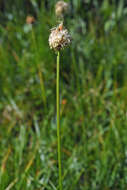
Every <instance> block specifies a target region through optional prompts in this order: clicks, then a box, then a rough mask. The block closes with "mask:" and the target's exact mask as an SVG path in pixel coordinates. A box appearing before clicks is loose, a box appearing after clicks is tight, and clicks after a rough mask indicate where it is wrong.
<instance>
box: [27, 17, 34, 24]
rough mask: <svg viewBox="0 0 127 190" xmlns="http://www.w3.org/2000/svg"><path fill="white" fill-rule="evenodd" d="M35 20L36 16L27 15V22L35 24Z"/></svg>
mask: <svg viewBox="0 0 127 190" xmlns="http://www.w3.org/2000/svg"><path fill="white" fill-rule="evenodd" d="M34 22H35V18H34V17H33V16H27V17H26V23H27V24H33V23H34Z"/></svg>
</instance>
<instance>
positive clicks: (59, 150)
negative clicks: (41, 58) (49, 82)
mask: <svg viewBox="0 0 127 190" xmlns="http://www.w3.org/2000/svg"><path fill="white" fill-rule="evenodd" d="M59 73H60V52H59V51H58V53H57V79H56V107H57V146H58V168H59V190H62V189H63V188H62V168H61V137H60V90H59V76H60V74H59Z"/></svg>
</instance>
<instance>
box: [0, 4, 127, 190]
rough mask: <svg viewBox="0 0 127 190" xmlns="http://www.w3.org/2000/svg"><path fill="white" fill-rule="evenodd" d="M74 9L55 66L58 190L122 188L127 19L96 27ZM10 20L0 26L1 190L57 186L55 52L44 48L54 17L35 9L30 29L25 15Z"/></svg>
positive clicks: (126, 171) (126, 160)
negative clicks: (59, 141) (67, 40)
mask: <svg viewBox="0 0 127 190" xmlns="http://www.w3.org/2000/svg"><path fill="white" fill-rule="evenodd" d="M75 2H76V1H75ZM52 6H53V5H52ZM74 6H75V7H76V6H77V9H76V8H75V9H74V10H75V11H76V16H75V15H73V16H72V17H71V16H70V17H69V18H68V19H67V20H66V26H67V28H68V29H69V30H70V33H71V35H72V39H73V40H72V44H71V46H70V47H69V48H67V49H65V50H64V51H63V52H61V64H60V91H61V95H60V102H61V103H60V104H61V105H60V107H61V111H60V115H61V137H62V138H61V139H62V169H63V187H64V188H63V189H64V190H126V189H127V24H126V19H124V17H122V18H121V20H120V22H116V23H115V24H113V25H111V27H109V25H110V22H107V23H106V25H105V22H104V23H103V22H102V25H101V26H100V25H99V24H98V23H100V21H99V22H98V20H97V19H98V17H96V18H94V17H91V16H90V17H89V19H88V20H87V21H86V22H85V21H84V19H82V12H81V13H80V12H79V10H80V8H79V6H80V5H79V4H74ZM108 10H109V9H108ZM105 15H106V14H105ZM9 19H10V20H9ZM9 19H8V20H7V21H6V24H4V25H0V33H1V35H0V100H1V101H0V114H1V119H0V163H1V164H0V190H10V189H11V190H57V189H58V164H57V136H56V55H55V53H54V52H53V51H51V50H50V49H49V45H48V36H49V33H50V29H51V28H52V27H54V26H55V25H56V24H57V22H56V18H55V16H54V15H53V11H51V12H50V11H49V12H47V11H45V10H44V9H43V7H42V8H41V9H40V11H39V13H38V15H37V18H36V22H35V24H33V25H32V26H30V25H27V24H26V23H25V16H22V17H19V18H17V17H16V16H14V17H13V18H11V17H9ZM106 19H107V18H106ZM103 21H104V20H103Z"/></svg>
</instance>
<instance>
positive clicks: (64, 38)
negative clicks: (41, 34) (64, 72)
mask: <svg viewBox="0 0 127 190" xmlns="http://www.w3.org/2000/svg"><path fill="white" fill-rule="evenodd" d="M70 43H71V36H70V34H69V33H68V30H67V29H64V27H63V23H61V24H59V26H58V27H56V28H53V29H52V30H51V34H50V36H49V46H50V48H51V49H54V50H55V51H59V50H61V49H63V48H64V47H66V46H68V45H69V44H70Z"/></svg>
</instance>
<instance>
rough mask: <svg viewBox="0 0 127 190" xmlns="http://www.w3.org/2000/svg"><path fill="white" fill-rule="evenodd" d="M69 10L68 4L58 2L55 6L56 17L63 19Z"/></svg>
mask: <svg viewBox="0 0 127 190" xmlns="http://www.w3.org/2000/svg"><path fill="white" fill-rule="evenodd" d="M68 10H69V4H68V3H66V2H64V1H58V2H57V3H56V6H55V12H56V16H58V17H63V16H64V15H65V14H66V13H67V12H68Z"/></svg>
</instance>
